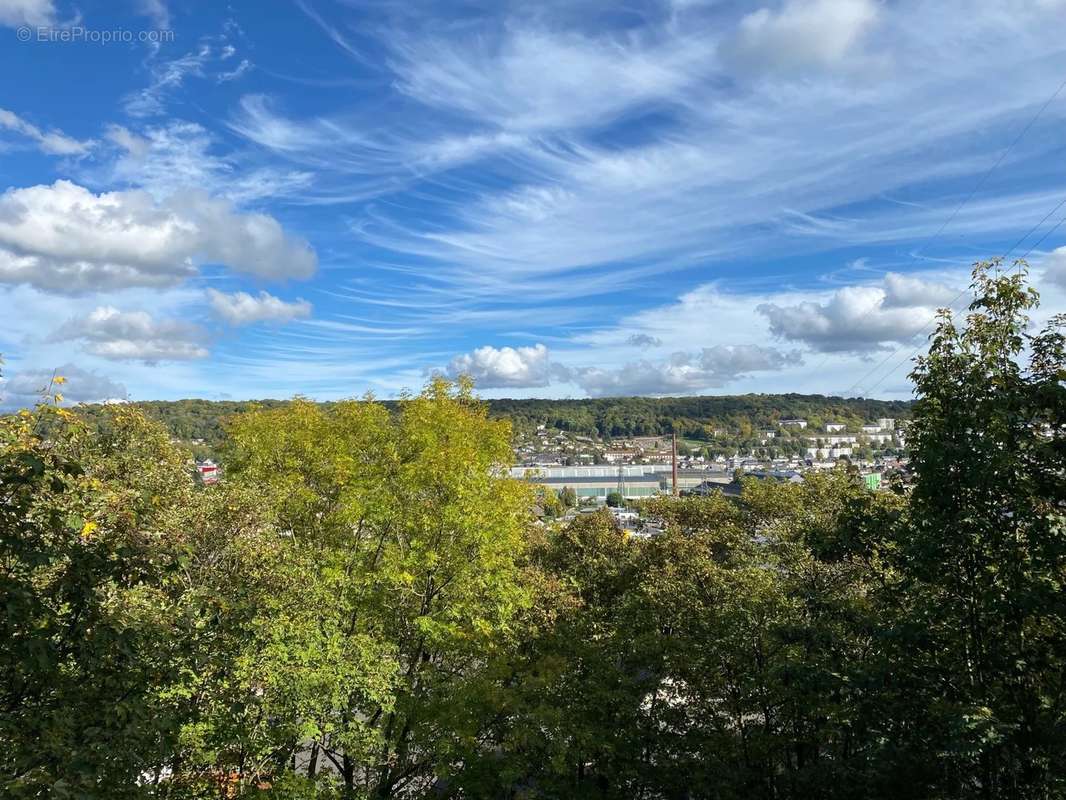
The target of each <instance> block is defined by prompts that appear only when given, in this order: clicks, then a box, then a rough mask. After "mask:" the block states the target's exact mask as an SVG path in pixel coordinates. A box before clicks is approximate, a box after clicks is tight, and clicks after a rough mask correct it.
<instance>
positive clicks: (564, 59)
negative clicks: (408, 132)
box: [391, 27, 713, 131]
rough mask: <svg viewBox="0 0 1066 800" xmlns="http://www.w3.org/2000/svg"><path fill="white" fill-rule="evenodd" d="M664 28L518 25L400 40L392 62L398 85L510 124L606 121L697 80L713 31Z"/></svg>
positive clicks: (514, 127) (543, 126)
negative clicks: (492, 35) (492, 33)
mask: <svg viewBox="0 0 1066 800" xmlns="http://www.w3.org/2000/svg"><path fill="white" fill-rule="evenodd" d="M658 33H659V32H658V31H656V30H654V29H650V30H649V31H648V32H647V34H648V35H645V34H644V33H633V34H631V35H629V36H625V37H622V36H620V37H617V38H612V37H611V36H607V35H604V36H602V37H598V38H593V37H589V36H585V35H582V34H580V33H578V32H576V31H551V30H546V29H537V28H532V27H511V28H507V29H506V30H505V31H504V32H503V34H502V36H501V37H500V38H499V39H498V40H493V39H488V38H485V37H483V36H480V35H476V34H474V35H470V36H469V37H465V36H461V35H460V36H458V37H453V38H450V39H444V38H425V39H420V40H402V41H395V42H394V43H393V47H394V57H393V60H392V63H391V66H392V68H393V69H394V70H395V71H396V73H397V74H398V77H399V84H398V87H399V89H400V90H401V91H403V92H404V93H406V94H408V95H410V96H411V97H414V98H415V99H417V100H419V101H421V102H423V103H426V104H427V105H431V106H436V107H442V108H446V109H449V110H452V111H462V112H464V113H466V114H469V115H471V116H473V117H476V118H477V119H479V120H482V121H485V122H491V123H493V124H495V125H499V126H501V127H503V128H505V129H507V130H510V131H546V130H551V129H555V128H560V127H569V126H571V125H574V124H589V123H598V122H605V121H608V120H610V119H611V118H613V117H615V116H617V115H619V114H622V113H625V112H626V111H627V110H628V109H629V108H630V107H631V106H633V105H634V104H641V103H648V102H653V101H657V100H660V99H662V98H664V97H669V96H671V95H673V94H674V93H676V92H677V91H678V89H680V88H681V87H683V86H686V85H689V84H691V83H692V82H694V81H695V80H697V79H698V77H699V76H700V75H701V74H702V72H703V71H705V70H706V69H707V66H708V64H709V63H710V58H709V57H710V55H711V54H712V53H713V48H709V47H708V46H707V41H706V39H703V38H702V37H701V36H699V35H698V32H696V31H689V32H688V35H686V36H684V37H683V38H676V37H667V36H661V35H657V34H658ZM701 65H702V68H701Z"/></svg>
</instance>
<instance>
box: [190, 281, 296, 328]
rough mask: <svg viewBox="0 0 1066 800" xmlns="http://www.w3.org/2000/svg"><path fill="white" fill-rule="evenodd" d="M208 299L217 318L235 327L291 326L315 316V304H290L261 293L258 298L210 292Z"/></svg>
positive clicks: (213, 290)
mask: <svg viewBox="0 0 1066 800" xmlns="http://www.w3.org/2000/svg"><path fill="white" fill-rule="evenodd" d="M207 296H208V299H209V300H210V302H211V308H212V310H213V311H214V312H215V314H217V315H218V316H219V317H221V318H222V319H224V320H225V321H226V322H228V323H230V324H231V325H248V324H250V323H253V322H289V321H291V320H294V319H303V318H305V317H309V316H311V304H310V303H308V302H307V301H306V300H296V301H294V302H291V303H287V302H285V301H284V300H281V299H279V298H277V297H274V295H272V294H268V293H267V292H260V293H259V296H258V297H253V296H252V295H250V294H248V293H247V292H234V293H233V294H226V293H224V292H220V291H218V290H216V289H208V290H207Z"/></svg>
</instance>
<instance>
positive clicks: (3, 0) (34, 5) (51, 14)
mask: <svg viewBox="0 0 1066 800" xmlns="http://www.w3.org/2000/svg"><path fill="white" fill-rule="evenodd" d="M55 19H56V7H55V3H53V2H52V0H0V25H8V26H10V27H12V28H14V27H15V26H17V25H50V24H52V23H54V22H55Z"/></svg>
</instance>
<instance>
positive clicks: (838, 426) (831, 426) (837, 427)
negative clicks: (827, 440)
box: [825, 422, 848, 433]
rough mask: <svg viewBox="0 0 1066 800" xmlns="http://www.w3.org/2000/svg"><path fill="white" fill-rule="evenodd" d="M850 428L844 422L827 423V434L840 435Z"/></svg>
mask: <svg viewBox="0 0 1066 800" xmlns="http://www.w3.org/2000/svg"><path fill="white" fill-rule="evenodd" d="M847 429H848V426H847V425H845V424H844V423H843V422H827V423H825V432H826V433H839V432H840V431H846V430H847Z"/></svg>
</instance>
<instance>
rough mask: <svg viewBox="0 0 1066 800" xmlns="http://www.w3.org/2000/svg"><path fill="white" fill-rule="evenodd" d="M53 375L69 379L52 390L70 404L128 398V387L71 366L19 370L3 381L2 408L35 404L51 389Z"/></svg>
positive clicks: (1, 384) (0, 403)
mask: <svg viewBox="0 0 1066 800" xmlns="http://www.w3.org/2000/svg"><path fill="white" fill-rule="evenodd" d="M54 375H62V376H63V377H64V378H66V382H65V383H64V384H63V385H62V386H61V387H53V389H52V391H53V392H55V391H58V392H60V393H61V394H62V395H63V398H64V400H65V401H66V402H67V403H102V402H105V401H108V400H110V401H115V400H125V399H126V396H127V392H126V387H125V386H123V385H122V384H121V383H116V382H115V381H112V380H111V379H110V378H107V377H105V376H103V375H98V374H97V373H95V372H90V371H88V370H85V369H82V368H81V367H78V366H75V365H74V364H69V363H68V364H63V365H62V366H60V367H56V368H55V369H54V370H51V369H30V370H19V371H18V372H16V373H15V374H14V375H12V376H11V378H10V379H9V380H6V381H4V380H0V406H2V407H4V408H13V407H14V408H18V407H21V406H32V405H34V404H35V403H37V402H38V401H40V400H41V397H42V393H43V392H45V391H46V390H48V387H49V385H50V384H51V382H52V377H53V376H54Z"/></svg>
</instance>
